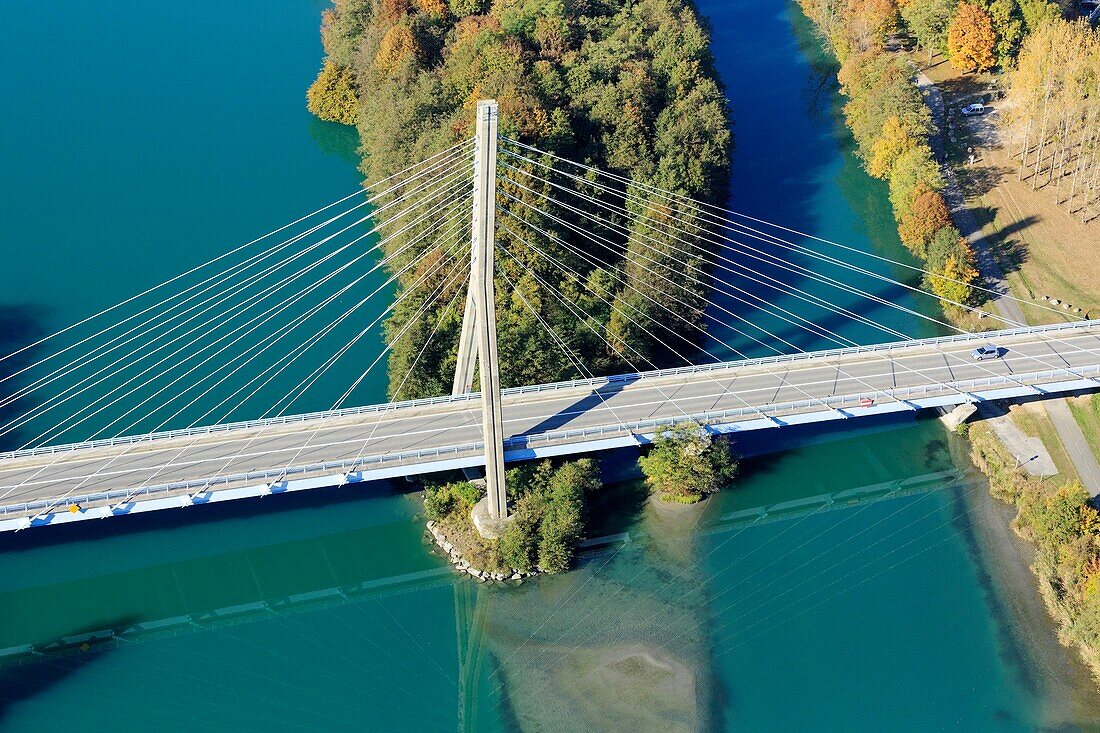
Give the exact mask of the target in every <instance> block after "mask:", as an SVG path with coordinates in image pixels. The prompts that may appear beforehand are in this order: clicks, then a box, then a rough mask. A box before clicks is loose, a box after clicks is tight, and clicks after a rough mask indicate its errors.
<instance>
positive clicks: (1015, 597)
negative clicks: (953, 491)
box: [952, 438, 1100, 730]
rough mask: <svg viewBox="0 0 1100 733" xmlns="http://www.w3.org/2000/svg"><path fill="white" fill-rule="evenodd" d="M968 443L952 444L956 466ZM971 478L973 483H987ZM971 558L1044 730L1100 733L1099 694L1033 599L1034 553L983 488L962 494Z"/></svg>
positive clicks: (1008, 509) (1006, 507)
mask: <svg viewBox="0 0 1100 733" xmlns="http://www.w3.org/2000/svg"><path fill="white" fill-rule="evenodd" d="M971 449H972V448H971V444H970V441H969V440H967V439H964V438H953V439H952V451H953V453H954V454H955V460H956V461H958V462H960V463H965V462H969V461H970V455H969V453H970V451H971ZM972 470H974V472H975V474H976V476H975V479H976V480H979V481H983V482H984V481H985V480H986V478H985V475H984V474H982V473H980V472H979V471H977V469H972ZM963 506H964V510H965V513H966V515H967V518H968V519H969V520H970V529H969V532H968V536H969V540H970V542H971V544H972V547H973V552H974V554H975V558H976V559H977V560H978V564H979V566H980V567H982V568H983V569H984V572H985V573H986V580H985V582H984V583H983V586H984V587H985V589H986V592H987V594H988V595H989V596H990V600H991V604H990V605H991V606H992V607H993V608H995V609H1000V613H999V618H998V622H999V623H998V626H999V627H1000V628H1001V629H1002V633H1003V634H1004V635H1005V638H1003V639H1002V641H1001V645H1002V649H1003V653H1004V654H1006V655H1011V656H1014V657H1016V659H1015V663H1014V664H1013V668H1014V669H1015V670H1016V671H1017V673H1018V674H1019V675H1020V676H1021V678H1022V679H1021V681H1020V682H1021V684H1022V685H1023V686H1024V687H1026V688H1027V689H1029V690H1032V691H1033V692H1034V694H1036V695H1037V696H1039V697H1041V698H1042V699H1043V700H1044V701H1045V704H1044V706H1043V709H1042V719H1041V723H1042V727H1043V728H1044V729H1052V730H1061V729H1067V728H1068V729H1085V730H1091V729H1093V728H1096V729H1098V730H1100V690H1098V689H1097V687H1096V686H1095V685H1094V680H1093V677H1092V675H1091V673H1090V671H1089V669H1088V667H1087V666H1086V665H1085V664H1084V662H1083V661H1082V660H1081V658H1080V656H1079V655H1077V654H1076V653H1074V651H1073V650H1072V649H1069V648H1067V647H1065V646H1063V645H1062V644H1060V643H1059V642H1058V639H1057V635H1056V634H1055V633H1052V631H1053V629H1052V626H1053V624H1052V619H1051V616H1050V613H1049V612H1048V611H1047V607H1046V604H1045V602H1044V601H1043V599H1042V597H1041V596H1040V594H1038V593H1036V592H1035V590H1036V576H1035V573H1034V572H1033V571H1032V569H1031V566H1032V564H1033V563H1034V561H1035V555H1036V552H1035V547H1034V546H1033V545H1032V544H1031V543H1029V542H1027V541H1026V540H1024V539H1023V538H1022V537H1020V536H1019V535H1018V534H1017V533H1016V532H1015V531H1013V529H1012V521H1013V519H1014V516H1015V509H1014V508H1013V507H1012V506H1011V505H1010V504H1008V503H1006V502H1003V501H1000V500H998V499H995V498H994V497H993V496H992V494H991V493H990V492H989V491H988V490H987V489H985V488H979V489H976V490H973V491H967V492H965V493H964V494H963Z"/></svg>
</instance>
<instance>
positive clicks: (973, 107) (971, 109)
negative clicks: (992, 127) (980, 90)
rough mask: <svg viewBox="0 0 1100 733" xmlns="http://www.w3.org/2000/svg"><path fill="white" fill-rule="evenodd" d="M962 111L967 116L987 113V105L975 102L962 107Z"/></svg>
mask: <svg viewBox="0 0 1100 733" xmlns="http://www.w3.org/2000/svg"><path fill="white" fill-rule="evenodd" d="M962 113H963V114H964V115H966V116H967V117H974V116H976V115H982V114H985V105H984V104H980V103H979V102H975V103H974V104H968V105H966V106H965V107H963V108H962Z"/></svg>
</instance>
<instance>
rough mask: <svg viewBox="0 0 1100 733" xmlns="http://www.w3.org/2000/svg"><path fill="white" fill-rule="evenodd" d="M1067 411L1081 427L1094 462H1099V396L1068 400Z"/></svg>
mask: <svg viewBox="0 0 1100 733" xmlns="http://www.w3.org/2000/svg"><path fill="white" fill-rule="evenodd" d="M1069 409H1070V412H1072V413H1073V417H1074V419H1076V420H1077V424H1078V425H1080V426H1081V432H1082V433H1084V434H1085V440H1086V441H1088V444H1089V447H1090V448H1092V452H1093V454H1094V455H1095V456H1096V460H1098V461H1100V394H1094V395H1086V396H1084V397H1073V398H1070V400H1069Z"/></svg>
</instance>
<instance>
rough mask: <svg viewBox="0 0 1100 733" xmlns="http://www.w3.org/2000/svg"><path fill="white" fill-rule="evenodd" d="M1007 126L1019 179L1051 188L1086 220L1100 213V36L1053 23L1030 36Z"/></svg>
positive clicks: (1013, 79) (1015, 74)
mask: <svg viewBox="0 0 1100 733" xmlns="http://www.w3.org/2000/svg"><path fill="white" fill-rule="evenodd" d="M1009 79H1010V87H1009V97H1008V101H1009V104H1008V105H1007V107H1008V112H1007V116H1008V126H1009V131H1010V133H1011V134H1012V137H1013V139H1014V143H1015V146H1016V157H1017V159H1018V161H1019V167H1018V169H1017V173H1016V175H1017V178H1018V180H1021V181H1023V180H1028V181H1030V183H1031V188H1032V189H1038V188H1043V187H1051V188H1053V190H1054V191H1055V195H1056V196H1057V198H1058V202H1059V203H1060V204H1061V205H1063V206H1065V207H1066V208H1067V209H1068V210H1069V211H1070V212H1071V213H1074V214H1076V215H1078V216H1079V217H1080V218H1081V220H1082V221H1090V220H1092V219H1095V218H1096V217H1097V216H1098V215H1100V34H1098V33H1097V31H1095V30H1093V29H1092V28H1090V27H1089V25H1088V24H1087V23H1085V22H1084V21H1078V22H1075V23H1067V22H1064V21H1051V22H1048V23H1045V24H1043V25H1042V26H1040V27H1039V28H1038V29H1037V30H1036V31H1035V32H1034V33H1032V34H1031V35H1030V36H1029V37H1028V38H1027V40H1026V41H1025V42H1024V45H1023V48H1022V49H1021V51H1020V56H1019V59H1018V62H1017V67H1016V69H1015V70H1014V71H1012V72H1011V74H1010V77H1009Z"/></svg>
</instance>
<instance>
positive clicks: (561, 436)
mask: <svg viewBox="0 0 1100 733" xmlns="http://www.w3.org/2000/svg"><path fill="white" fill-rule="evenodd" d="M1083 374H1096V375H1097V377H1100V364H1097V365H1092V366H1086V367H1074V368H1073V369H1048V370H1044V371H1040V372H1030V373H1027V374H1016V375H1005V376H991V377H982V378H981V379H970V380H963V381H959V382H940V383H935V384H927V385H917V386H913V387H898V388H894V389H887V390H876V391H870V392H859V393H856V394H851V395H842V396H839V397H822V398H820V399H805V400H794V401H790V402H781V403H775V404H771V405H762V406H760V407H738V408H733V409H729V410H718V411H713V412H703V413H696V414H693V415H681V416H675V417H666V418H652V419H649V420H638V421H635V422H630V423H619V424H614V425H596V426H593V427H588V428H574V429H571V430H559V431H556V432H553V433H540V434H538V435H516V436H512V437H511V438H507V439H506V440H505V441H504V447H505V449H512V448H517V447H530V446H531V445H532V444H550V443H555V442H561V441H570V440H574V439H576V438H589V437H604V436H607V435H614V434H624V433H629V434H632V435H633V434H637V433H646V432H649V431H653V430H656V429H657V428H660V427H664V426H671V425H676V424H679V423H683V422H698V423H702V424H704V425H720V424H723V423H729V422H737V421H738V420H737V419H738V418H745V417H749V416H752V417H764V418H766V419H771V420H775V419H777V417H778V416H781V415H789V414H795V413H798V412H801V411H805V410H807V409H809V408H814V407H816V408H824V409H827V410H840V408H843V407H852V406H858V405H860V403H863V402H864V401H866V400H871V401H873V402H877V401H879V400H882V399H887V400H892V401H895V402H904V401H906V398H913V397H927V396H930V395H933V394H936V393H944V392H958V393H960V395H962V396H967V397H970V395H969V394H968V393H969V392H972V391H975V390H980V389H981V388H989V387H993V386H1001V385H1021V384H1024V385H1025V386H1029V387H1033V388H1035V389H1036V391H1037V392H1041V390H1040V389H1039V388H1038V387H1037V386H1036V385H1041V384H1042V383H1043V382H1050V381H1053V380H1056V379H1058V378H1061V377H1080V376H1082V375H1083ZM1027 382H1034V383H1036V384H1026V383H1027ZM974 399H975V400H976V399H977V398H974ZM482 448H483V443H482V442H481V441H476V442H470V443H462V444H459V445H454V446H442V447H439V448H422V449H419V450H415V451H404V452H401V453H387V454H383V455H380V456H367V457H363V458H356V459H352V460H342V461H329V462H324V463H315V464H307V465H304V466H296V467H294V468H291V469H271V470H265V471H251V472H247V473H238V474H231V475H227V476H219V477H215V478H204V479H193V480H189V481H178V482H173V483H167V484H160V485H157V486H150V487H146V488H143V489H140V490H137V491H135V490H126V489H118V490H113V491H106V492H98V493H94V494H85V495H82V496H78V497H67V498H66V499H65V503H66V504H82V505H83V504H93V503H98V502H103V501H115V500H130V499H135V498H137V497H139V496H140V497H142V498H154V497H157V496H168V495H170V494H172V493H173V492H178V491H183V490H188V489H201V492H199V493H205V492H206V491H208V490H210V489H211V488H213V487H214V486H220V485H225V484H237V483H243V482H248V481H264V480H267V479H271V478H275V479H278V480H282V479H285V478H287V477H290V476H298V475H302V474H307V473H318V472H324V471H339V472H341V473H351V472H353V471H356V470H362V469H364V468H370V467H375V466H377V467H382V466H386V465H391V464H400V463H404V462H409V461H412V462H416V461H419V460H422V459H425V458H434V459H439V458H444V457H447V456H456V457H457V456H460V455H463V454H466V453H472V452H475V451H481V450H482ZM57 502H58V500H57V499H41V500H36V501H33V502H24V503H20V504H10V505H7V506H2V507H0V516H5V515H9V514H26V513H29V512H33V511H41V510H45V509H49V508H52V507H54V506H57V505H58V504H57Z"/></svg>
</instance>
